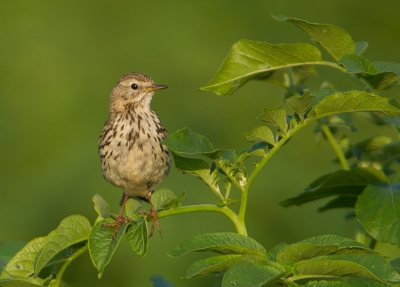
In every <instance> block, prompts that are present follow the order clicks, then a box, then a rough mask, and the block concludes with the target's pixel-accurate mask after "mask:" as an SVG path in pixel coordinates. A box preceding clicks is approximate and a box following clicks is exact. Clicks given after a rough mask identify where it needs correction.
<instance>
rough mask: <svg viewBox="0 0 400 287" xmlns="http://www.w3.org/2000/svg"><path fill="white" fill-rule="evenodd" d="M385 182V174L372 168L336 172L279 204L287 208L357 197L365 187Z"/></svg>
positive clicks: (318, 179)
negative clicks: (320, 201) (330, 197)
mask: <svg viewBox="0 0 400 287" xmlns="http://www.w3.org/2000/svg"><path fill="white" fill-rule="evenodd" d="M386 181H387V178H386V176H385V174H384V173H383V172H382V171H380V170H377V169H374V168H369V167H367V168H361V167H358V168H355V169H352V170H338V171H335V172H333V173H329V174H325V175H323V176H321V177H319V178H317V179H316V180H314V181H313V182H312V183H310V185H309V186H307V187H306V188H305V190H304V191H303V192H302V193H300V194H299V195H297V196H295V197H292V198H288V199H285V200H284V201H282V202H280V204H281V205H282V206H284V207H288V206H291V205H300V204H303V203H306V202H310V201H314V200H317V199H320V198H325V197H329V196H335V195H343V196H353V197H357V196H358V195H360V194H361V192H362V191H363V190H364V189H365V188H366V187H367V185H369V184H373V183H377V182H386Z"/></svg>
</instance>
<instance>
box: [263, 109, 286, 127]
mask: <svg viewBox="0 0 400 287" xmlns="http://www.w3.org/2000/svg"><path fill="white" fill-rule="evenodd" d="M258 119H260V120H262V121H264V122H267V123H269V124H271V125H274V126H277V127H278V128H279V129H280V130H281V131H282V132H283V133H286V131H287V127H288V125H287V120H286V111H285V109H284V108H282V107H277V108H264V112H263V114H262V115H261V116H259V117H258Z"/></svg>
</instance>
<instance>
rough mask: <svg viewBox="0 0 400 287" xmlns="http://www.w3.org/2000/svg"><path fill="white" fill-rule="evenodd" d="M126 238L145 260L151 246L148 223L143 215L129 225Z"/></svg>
mask: <svg viewBox="0 0 400 287" xmlns="http://www.w3.org/2000/svg"><path fill="white" fill-rule="evenodd" d="M126 237H127V238H128V242H129V245H130V246H131V247H132V249H133V251H135V253H136V254H137V255H139V256H140V257H142V258H143V257H144V256H145V255H146V254H147V249H148V246H149V237H148V230H147V221H146V219H145V218H144V216H143V215H142V216H139V217H137V218H135V220H134V221H133V222H132V223H131V224H130V225H129V227H128V229H127V231H126Z"/></svg>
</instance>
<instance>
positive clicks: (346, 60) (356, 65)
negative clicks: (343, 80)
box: [338, 54, 377, 74]
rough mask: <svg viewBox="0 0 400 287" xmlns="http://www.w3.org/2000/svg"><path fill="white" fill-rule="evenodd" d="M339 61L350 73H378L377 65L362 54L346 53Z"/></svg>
mask: <svg viewBox="0 0 400 287" xmlns="http://www.w3.org/2000/svg"><path fill="white" fill-rule="evenodd" d="M338 63H340V64H342V65H343V66H344V67H345V68H346V70H347V71H348V72H350V73H361V72H366V73H371V74H375V73H377V71H376V68H375V66H374V65H373V64H372V63H371V62H370V61H368V60H367V59H365V58H364V57H363V56H361V55H356V54H347V55H344V56H343V57H342V58H340V60H339V61H338Z"/></svg>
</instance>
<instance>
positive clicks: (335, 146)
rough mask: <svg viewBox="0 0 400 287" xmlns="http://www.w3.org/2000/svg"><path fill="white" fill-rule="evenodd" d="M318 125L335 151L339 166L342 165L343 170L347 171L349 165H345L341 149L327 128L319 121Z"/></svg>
mask: <svg viewBox="0 0 400 287" xmlns="http://www.w3.org/2000/svg"><path fill="white" fill-rule="evenodd" d="M318 124H319V125H320V127H321V129H322V131H323V133H324V135H325V137H326V138H327V140H328V141H329V143H330V144H331V146H332V148H333V150H334V151H335V153H336V155H337V157H338V158H339V161H340V164H341V165H342V167H343V169H345V170H349V169H350V168H349V165H348V164H347V160H346V157H345V156H344V154H343V151H342V148H341V147H340V145H339V144H338V142H337V141H336V139H335V137H334V136H333V134H332V132H331V130H330V129H329V127H328V126H327V125H325V124H323V123H322V122H321V121H318Z"/></svg>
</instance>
